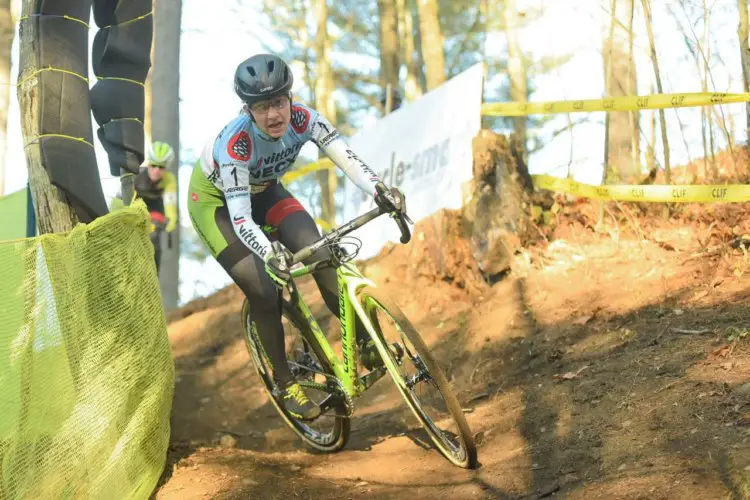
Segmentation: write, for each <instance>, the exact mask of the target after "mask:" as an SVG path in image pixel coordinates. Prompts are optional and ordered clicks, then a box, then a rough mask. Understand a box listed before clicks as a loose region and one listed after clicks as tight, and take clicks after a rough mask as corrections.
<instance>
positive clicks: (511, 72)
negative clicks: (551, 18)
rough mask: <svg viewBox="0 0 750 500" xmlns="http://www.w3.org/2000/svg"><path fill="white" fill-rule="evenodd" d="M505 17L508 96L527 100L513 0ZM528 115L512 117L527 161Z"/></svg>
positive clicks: (524, 63)
mask: <svg viewBox="0 0 750 500" xmlns="http://www.w3.org/2000/svg"><path fill="white" fill-rule="evenodd" d="M503 17H504V18H505V33H506V36H507V37H508V77H509V80H510V98H511V100H512V101H514V102H526V101H527V100H528V75H527V74H526V60H525V58H524V55H523V53H522V52H521V47H520V44H519V43H518V10H517V9H516V2H515V0H506V1H505V6H504V10H503ZM527 122H528V117H526V116H516V117H513V131H514V136H515V140H516V141H518V144H519V146H520V153H521V157H522V158H523V161H524V163H528V149H527V145H526V142H527V140H526V139H527V133H526V124H527Z"/></svg>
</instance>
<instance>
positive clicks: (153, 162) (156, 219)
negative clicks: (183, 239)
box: [134, 141, 177, 273]
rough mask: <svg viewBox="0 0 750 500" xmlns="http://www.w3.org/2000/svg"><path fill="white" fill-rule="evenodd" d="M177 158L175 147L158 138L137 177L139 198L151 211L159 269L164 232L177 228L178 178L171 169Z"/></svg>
mask: <svg viewBox="0 0 750 500" xmlns="http://www.w3.org/2000/svg"><path fill="white" fill-rule="evenodd" d="M172 160H174V150H173V149H172V147H171V146H170V145H169V144H167V143H166V142H161V141H155V142H153V143H152V144H151V147H150V148H149V149H148V151H147V152H146V159H145V160H144V162H143V166H142V167H141V170H140V172H138V175H136V176H135V182H134V188H135V194H136V196H137V197H138V198H142V199H143V201H144V203H145V204H146V208H147V209H148V211H149V212H150V213H151V222H152V224H153V226H154V230H153V231H152V232H151V243H153V245H154V260H155V262H156V272H157V273H158V272H159V265H160V263H161V233H162V230H164V231H166V232H167V234H170V233H172V231H174V230H175V228H176V227H177V180H176V179H175V176H174V174H173V173H172V172H170V171H169V170H168V167H169V165H170V164H171V163H172Z"/></svg>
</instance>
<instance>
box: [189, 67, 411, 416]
mask: <svg viewBox="0 0 750 500" xmlns="http://www.w3.org/2000/svg"><path fill="white" fill-rule="evenodd" d="M292 83H293V76H292V71H291V69H290V68H289V66H288V65H287V64H286V63H285V62H284V61H283V60H282V59H281V58H279V57H278V56H275V55H270V54H258V55H255V56H252V57H250V58H249V59H247V60H245V61H243V62H242V63H240V64H239V66H238V67H237V69H236V72H235V77H234V89H235V92H236V93H237V95H238V97H239V98H240V99H241V100H242V102H243V107H242V111H241V112H240V114H239V116H237V117H236V118H234V119H233V120H232V121H231V122H229V123H228V124H227V125H226V126H225V127H224V128H223V130H222V131H221V132H220V133H219V135H218V136H217V137H216V138H215V139H214V140H212V141H210V142H209V143H208V144H207V145H206V147H205V148H204V150H203V153H202V155H201V159H200V160H199V162H198V164H197V165H196V167H195V169H194V170H193V174H192V176H191V179H190V195H189V196H190V197H189V200H188V211H189V213H190V220H191V221H192V223H193V226H194V227H195V230H196V232H197V233H198V235H199V236H200V238H201V240H202V241H203V242H204V244H205V245H206V246H207V247H208V248H209V249H210V251H211V254H212V255H213V257H214V258H215V259H216V260H217V261H218V262H219V264H221V266H222V267H223V268H224V269H225V270H226V271H227V273H228V274H229V275H230V276H231V277H232V279H233V280H234V282H235V283H236V284H237V285H238V286H239V287H240V289H241V290H242V291H243V292H244V293H245V295H246V297H247V300H248V303H249V311H250V312H249V317H250V328H251V329H252V330H254V331H255V332H257V335H258V336H259V338H260V340H261V343H262V344H263V346H264V348H265V350H266V351H267V354H268V357H269V358H270V361H271V363H272V364H273V371H274V377H275V379H276V382H277V385H278V386H279V387H281V388H283V389H282V390H283V391H284V394H283V400H284V404H285V406H286V408H287V410H288V411H289V412H290V413H292V414H293V415H295V416H296V417H297V418H300V419H302V420H311V419H314V418H316V417H317V416H318V415H319V414H320V408H319V407H318V406H317V405H315V404H314V403H313V402H311V401H310V400H309V399H308V397H307V396H306V394H305V393H304V391H303V389H302V388H301V387H300V385H299V384H298V383H297V381H296V380H295V378H294V375H293V374H292V372H291V371H290V369H289V366H288V365H287V362H286V357H285V346H284V330H283V327H282V324H281V304H280V301H279V297H278V293H279V292H278V287H283V286H284V285H285V284H286V283H287V282H288V280H290V279H291V275H290V271H289V269H287V268H285V267H284V266H283V265H281V263H280V260H283V259H280V258H279V257H280V256H277V255H274V253H273V250H272V248H271V242H270V240H269V237H268V236H267V235H266V233H265V232H264V231H263V229H262V227H264V226H270V227H272V228H273V236H275V237H276V238H277V239H278V240H279V241H280V242H281V243H282V244H283V245H284V252H285V256H286V257H287V258H290V257H291V253H290V251H291V252H296V251H298V250H299V249H301V248H303V247H305V246H306V245H309V244H311V243H313V242H314V241H316V240H318V239H319V238H320V236H321V235H320V232H319V231H318V228H317V226H316V224H315V222H314V220H313V218H312V217H311V216H310V214H309V213H308V212H307V211H306V210H305V209H304V207H303V206H302V205H301V204H300V202H299V201H297V199H296V198H295V197H294V196H292V195H291V194H290V193H289V192H288V191H287V190H286V189H285V188H284V186H283V185H282V184H281V183H280V182H279V178H280V177H281V176H282V175H284V174H285V173H286V172H287V171H288V170H289V169H290V168H291V167H292V165H293V164H294V161H295V159H296V158H297V155H298V154H299V151H300V149H301V148H302V146H303V145H304V144H305V143H306V142H307V141H312V142H313V143H314V144H315V145H317V146H318V147H319V148H320V149H321V150H322V151H323V152H325V153H326V154H327V155H328V156H329V157H330V158H331V160H333V162H334V163H335V164H336V165H337V166H338V167H339V168H340V169H341V170H343V171H344V173H346V175H347V176H348V177H349V178H350V179H351V180H352V181H353V182H354V183H355V184H356V185H357V186H358V187H359V188H360V189H362V190H363V191H364V192H365V193H368V194H369V195H371V196H374V197H375V201H376V203H377V204H378V205H379V206H380V207H383V209H384V210H385V211H387V212H389V213H394V212H399V211H400V210H402V209H403V208H404V203H405V201H404V196H403V195H402V194H401V192H400V191H398V190H397V189H395V188H391V189H390V190H389V191H387V192H386V194H385V195H382V196H377V195H376V190H375V186H376V184H378V183H379V182H381V180H380V178H379V177H378V175H377V174H376V173H375V171H373V170H372V169H371V168H370V167H369V166H368V165H367V164H366V163H365V162H364V161H362V160H361V159H360V158H359V157H358V156H357V155H356V154H355V153H354V152H353V151H352V150H351V148H350V147H349V146H348V145H347V143H346V142H345V141H344V140H343V139H342V138H341V137H340V136H339V134H338V132H337V131H336V129H335V128H334V127H333V125H331V123H330V122H328V120H326V119H325V118H324V117H323V116H321V115H320V114H319V113H318V112H317V111H315V110H314V109H311V108H309V107H307V106H303V105H302V104H299V103H296V102H294V101H293V100H292V92H291V89H292ZM328 252H329V250H328V249H322V250H320V251H319V252H318V253H317V254H315V255H314V256H313V257H311V258H310V260H309V262H311V261H314V260H318V259H322V258H328V257H329V256H330V255H329V254H328ZM314 278H315V281H316V282H317V284H318V288H319V289H320V292H321V295H322V296H323V299H324V301H325V303H326V305H327V306H328V308H329V309H330V310H331V312H332V313H333V314H335V315H336V316H339V304H338V292H337V281H336V271H335V270H334V269H330V268H329V269H324V270H320V271H317V272H316V273H315V274H314ZM357 339H358V341H359V343H360V349H361V350H362V359H363V363H364V364H365V366H366V367H367V368H368V369H372V368H373V367H375V366H377V365H378V364H382V359H380V356H379V354H378V353H377V348H376V347H375V346H374V345H373V344H372V341H369V342H368V340H369V338H368V337H367V334H366V333H365V329H364V327H362V325H358V326H357ZM368 365H369V366H368Z"/></svg>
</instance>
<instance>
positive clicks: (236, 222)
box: [232, 215, 247, 226]
mask: <svg viewBox="0 0 750 500" xmlns="http://www.w3.org/2000/svg"><path fill="white" fill-rule="evenodd" d="M232 221H234V225H235V226H239V225H240V224H244V223H245V222H247V219H246V218H245V217H244V216H242V215H235V216H234V217H232Z"/></svg>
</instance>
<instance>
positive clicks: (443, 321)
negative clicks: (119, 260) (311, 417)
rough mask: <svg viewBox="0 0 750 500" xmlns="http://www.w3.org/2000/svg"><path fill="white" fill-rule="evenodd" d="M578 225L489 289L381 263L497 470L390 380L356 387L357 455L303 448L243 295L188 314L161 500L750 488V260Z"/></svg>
mask: <svg viewBox="0 0 750 500" xmlns="http://www.w3.org/2000/svg"><path fill="white" fill-rule="evenodd" d="M572 227H573V229H569V231H568V232H567V234H564V235H558V237H561V239H558V240H555V241H553V242H552V243H551V244H550V245H549V246H547V247H546V248H545V249H544V250H543V251H542V250H540V251H535V252H533V253H532V254H530V255H529V258H528V259H525V260H526V262H527V264H526V265H523V264H522V262H523V261H524V256H521V257H519V265H517V266H516V269H515V271H514V272H513V273H512V274H511V275H510V276H508V277H507V278H505V279H504V280H503V281H501V282H500V283H498V284H496V285H495V286H493V287H492V288H489V289H488V291H487V293H485V294H484V296H482V297H474V298H473V299H469V297H468V296H467V295H466V294H465V293H463V292H462V291H460V290H457V289H456V288H454V287H452V286H451V285H449V284H447V283H442V282H437V283H434V284H433V286H431V287H429V288H426V287H425V286H424V284H423V283H417V284H415V285H414V286H408V285H407V284H405V283H404V282H401V281H400V280H397V279H391V280H387V279H386V278H387V277H388V276H389V269H391V267H392V265H393V263H392V262H390V263H389V261H388V258H385V259H382V260H381V261H378V262H377V263H375V264H372V265H370V266H368V273H369V274H370V275H371V276H372V277H374V279H376V280H377V281H378V282H379V283H380V284H381V285H382V287H384V288H386V289H387V290H388V291H389V292H390V293H392V294H393V295H394V297H395V298H396V299H397V301H398V302H399V303H400V304H401V305H402V308H403V309H404V311H405V312H406V313H407V315H409V317H410V318H411V319H412V320H413V322H414V323H415V324H416V325H417V326H418V328H419V330H420V331H421V332H422V334H423V337H424V338H425V340H426V341H427V342H428V344H429V345H430V346H431V347H432V349H433V352H434V353H435V354H436V356H437V358H438V359H439V360H440V361H441V363H442V365H443V367H444V368H445V370H446V372H447V373H448V374H449V378H451V379H452V383H453V384H454V387H455V389H456V391H457V393H458V395H459V400H460V401H461V403H462V404H463V406H464V407H466V408H467V410H468V411H469V413H467V418H468V421H469V424H470V426H471V427H472V430H473V431H474V432H475V433H476V437H477V440H478V442H479V443H480V445H479V450H478V451H479V460H480V462H481V467H480V468H479V469H477V470H475V471H465V470H461V469H458V468H456V467H454V466H452V465H450V464H449V463H448V462H447V461H446V460H445V459H443V458H442V457H441V456H440V455H439V454H438V453H437V452H436V451H435V450H433V449H432V447H431V446H430V444H429V443H428V442H427V441H426V439H427V438H426V435H424V434H423V432H422V431H421V429H420V428H419V426H418V425H417V424H416V421H415V419H414V418H413V416H412V415H411V413H410V412H409V410H408V409H407V408H406V406H405V405H404V404H403V403H402V402H401V401H400V399H399V396H398V395H397V393H396V390H395V388H394V387H393V385H392V384H391V383H390V381H389V380H388V379H387V378H384V379H382V380H381V381H380V382H378V384H377V385H376V386H375V387H373V388H372V390H371V391H370V392H368V393H367V394H366V395H365V396H364V398H362V399H361V400H358V402H357V412H356V414H355V417H354V419H353V422H352V430H353V431H352V437H351V440H350V443H349V444H348V446H347V447H346V448H345V449H344V450H343V451H341V452H339V453H337V454H333V455H322V454H315V453H311V452H309V451H307V450H306V449H304V448H303V447H302V445H301V443H300V442H299V440H298V439H297V438H296V436H295V435H294V434H293V433H292V432H291V431H290V430H288V429H287V428H286V427H285V426H284V424H283V423H282V421H281V419H280V418H279V417H278V416H277V414H276V412H275V410H274V409H273V407H272V406H271V405H270V403H269V402H268V400H267V398H266V396H265V393H264V392H263V390H262V388H261V387H260V385H259V383H258V381H257V380H256V376H255V374H254V373H253V372H252V371H251V370H250V369H249V367H248V363H249V358H248V355H247V353H246V351H245V348H244V343H243V341H242V338H241V335H240V332H241V325H240V318H239V310H240V306H241V297H240V295H239V293H238V291H237V290H236V289H234V288H230V289H227V290H225V291H223V292H221V293H220V294H219V295H218V296H217V297H213V298H211V299H208V300H206V301H202V302H201V303H197V304H192V305H190V306H189V307H188V308H186V310H184V311H183V312H181V313H179V314H178V315H177V316H179V315H184V316H186V317H184V318H178V317H177V316H175V318H174V319H173V321H172V322H171V324H170V338H171V341H172V346H173V353H174V356H175V359H176V365H177V371H178V378H177V386H176V392H175V400H174V409H173V418H172V422H173V429H172V432H173V435H172V445H171V447H170V453H169V464H168V470H167V471H166V472H165V475H164V477H163V481H162V483H163V484H162V485H161V486H160V488H159V489H158V491H157V493H156V494H155V498H157V499H165V500H166V499H189V498H220V499H230V498H238V499H239V498H271V499H273V498H335V499H338V498H342V499H344V498H355V497H362V496H364V497H366V498H403V497H405V496H406V495H409V498H425V499H426V498H498V499H516V498H518V499H520V498H547V497H557V498H563V497H564V498H571V499H587V500H588V499H596V498H606V499H608V500H609V499H613V498H643V499H685V498H700V499H726V498H750V444H748V438H749V437H750V396H749V395H750V384H748V381H750V348H749V347H748V345H750V344H749V342H750V339H748V338H744V335H745V334H746V333H747V332H748V331H749V330H748V328H750V322H749V320H750V309H748V299H750V282H749V281H748V279H747V278H746V277H744V276H745V273H747V272H748V271H750V261H748V260H747V259H746V258H745V257H743V256H742V253H741V252H740V251H739V250H737V251H724V252H723V253H719V254H715V255H712V256H711V255H709V256H701V257H697V258H692V259H690V258H689V257H690V256H691V255H692V254H693V253H694V252H696V251H697V250H698V244H697V243H696V241H698V240H699V239H700V238H699V237H700V234H699V232H700V228H699V227H698V226H696V228H693V227H691V226H683V227H678V226H664V227H661V228H657V229H654V230H652V231H650V232H649V235H648V237H647V238H643V237H639V238H632V237H626V236H625V235H624V234H620V233H618V232H612V231H611V232H610V234H609V236H605V237H602V236H595V235H592V234H591V232H589V231H578V230H576V229H575V226H572ZM562 236H564V238H562ZM314 304H315V307H314V312H315V313H316V314H317V315H319V317H323V316H325V311H324V309H323V306H322V302H321V301H320V299H319V297H317V296H316V298H315V299H314Z"/></svg>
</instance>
